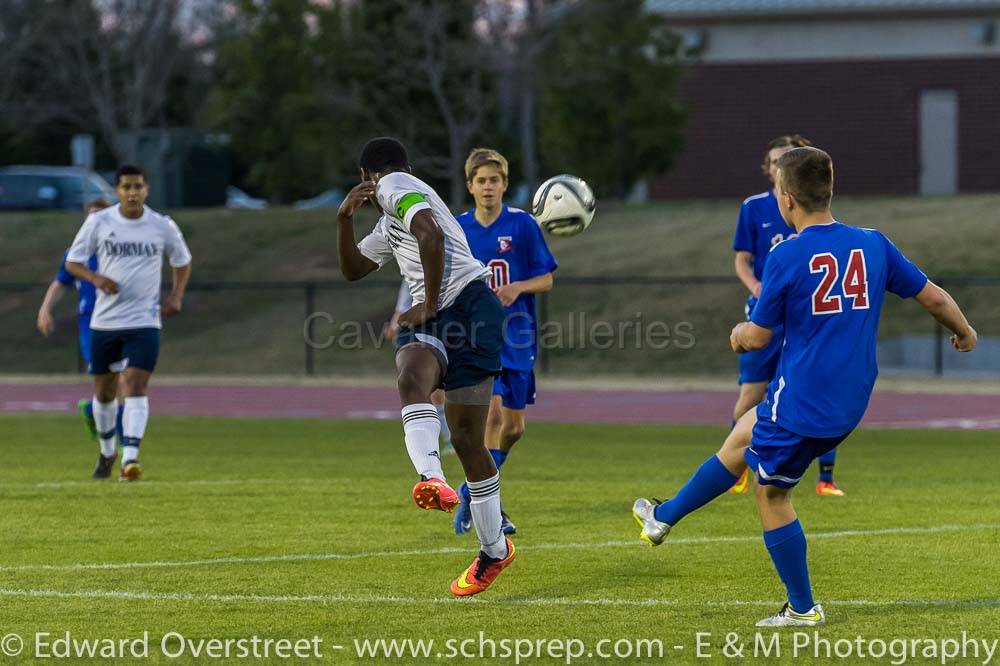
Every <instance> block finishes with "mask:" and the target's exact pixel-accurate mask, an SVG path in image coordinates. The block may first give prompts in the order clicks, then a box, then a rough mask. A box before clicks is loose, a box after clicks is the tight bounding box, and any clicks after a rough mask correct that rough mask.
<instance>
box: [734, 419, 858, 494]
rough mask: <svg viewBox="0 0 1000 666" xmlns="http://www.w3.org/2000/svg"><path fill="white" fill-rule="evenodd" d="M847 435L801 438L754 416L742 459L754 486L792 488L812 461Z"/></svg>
mask: <svg viewBox="0 0 1000 666" xmlns="http://www.w3.org/2000/svg"><path fill="white" fill-rule="evenodd" d="M768 416H770V415H768ZM850 434H851V433H850V432H847V433H844V434H843V435H841V436H839V437H803V436H802V435H796V434H795V433H793V432H789V431H788V430H785V429H784V428H782V427H781V426H779V425H778V424H777V423H775V422H773V421H771V419H770V418H764V417H761V416H760V415H759V414H758V419H757V423H756V425H754V427H753V437H752V439H751V442H750V446H749V447H748V448H747V450H746V451H745V452H744V453H743V458H744V460H746V461H747V465H749V466H750V469H751V470H752V471H753V472H754V473H756V474H757V483H758V485H764V486H766V485H771V486H778V487H779V488H794V487H795V484H797V483H798V482H799V481H801V480H802V477H803V476H804V475H805V473H806V470H807V469H809V465H810V464H812V461H813V459H815V458H818V457H819V456H821V455H823V454H824V453H827V452H828V451H830V450H832V449H834V448H836V446H837V445H838V444H840V443H841V442H842V441H844V440H845V439H847V436H848V435H850Z"/></svg>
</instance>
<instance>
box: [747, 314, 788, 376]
mask: <svg viewBox="0 0 1000 666" xmlns="http://www.w3.org/2000/svg"><path fill="white" fill-rule="evenodd" d="M784 344H785V327H784V326H776V327H775V328H774V329H773V335H772V337H771V342H769V343H768V345H767V346H766V347H764V348H763V349H760V350H758V351H751V352H743V353H742V354H740V384H753V383H756V382H769V381H771V380H772V379H774V378H775V376H776V375H777V374H778V361H780V360H781V348H782V346H784Z"/></svg>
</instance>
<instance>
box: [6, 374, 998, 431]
mask: <svg viewBox="0 0 1000 666" xmlns="http://www.w3.org/2000/svg"><path fill="white" fill-rule="evenodd" d="M89 394H90V387H89V385H88V384H85V383H61V384H20V383H19V384H0V413H25V412H41V413H60V412H62V413H65V412H71V411H73V410H74V409H75V406H76V402H77V400H78V399H80V398H81V397H84V396H87V395H89ZM735 397H736V391H735V390H733V391H718V390H716V391H704V390H703V391H689V390H674V391H665V390H661V391H653V390H607V389H603V390H602V389H594V390H590V389H586V390H577V389H545V390H543V391H542V392H541V394H540V395H539V398H538V402H537V404H535V405H534V406H533V407H531V408H530V417H531V419H532V420H535V421H556V422H563V423H588V422H589V423H659V424H695V425H701V424H712V425H723V424H728V423H729V420H730V416H729V414H730V413H731V410H732V405H733V401H734V399H735ZM150 400H151V401H152V403H153V410H154V412H155V413H158V414H182V415H215V416H231V417H279V418H293V417H294V418H349V419H350V418H356V419H367V418H381V419H398V418H399V403H398V398H397V395H396V391H395V390H394V389H392V388H372V387H365V388H349V387H340V386H256V385H255V386H247V385H239V384H218V385H192V386H178V385H168V384H161V385H155V383H154V385H153V386H152V387H151V389H150ZM864 423H865V425H867V426H871V427H882V428H964V429H980V430H983V429H1000V396H996V395H962V394H941V395H937V394H929V393H889V392H883V393H876V394H875V395H874V396H873V398H872V402H871V405H870V406H869V408H868V413H867V415H866V416H865V421H864Z"/></svg>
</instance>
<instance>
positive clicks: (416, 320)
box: [397, 303, 437, 328]
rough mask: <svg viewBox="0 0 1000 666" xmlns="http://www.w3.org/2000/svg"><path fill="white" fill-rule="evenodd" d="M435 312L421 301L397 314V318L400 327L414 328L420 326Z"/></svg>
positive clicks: (431, 317)
mask: <svg viewBox="0 0 1000 666" xmlns="http://www.w3.org/2000/svg"><path fill="white" fill-rule="evenodd" d="M436 314H437V313H436V312H433V311H431V310H428V309H427V308H425V307H424V304H423V303H418V304H417V305H414V306H413V307H412V308H410V309H409V310H407V311H406V312H404V313H403V314H401V315H399V319H398V320H397V321H398V323H399V327H400V328H416V327H417V326H422V325H423V324H425V323H427V322H428V321H430V320H431V319H433V318H434V317H435V316H436Z"/></svg>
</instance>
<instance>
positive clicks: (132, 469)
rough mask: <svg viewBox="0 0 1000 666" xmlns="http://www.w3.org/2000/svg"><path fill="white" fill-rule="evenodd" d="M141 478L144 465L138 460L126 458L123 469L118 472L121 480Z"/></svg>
mask: <svg viewBox="0 0 1000 666" xmlns="http://www.w3.org/2000/svg"><path fill="white" fill-rule="evenodd" d="M116 457H117V456H116ZM141 478H142V466H141V465H140V464H139V461H138V460H126V461H125V462H123V463H122V470H121V472H119V473H118V480H119V481H138V480H139V479H141Z"/></svg>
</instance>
